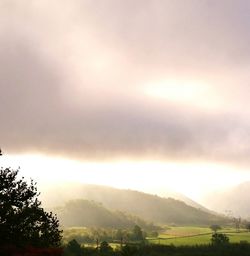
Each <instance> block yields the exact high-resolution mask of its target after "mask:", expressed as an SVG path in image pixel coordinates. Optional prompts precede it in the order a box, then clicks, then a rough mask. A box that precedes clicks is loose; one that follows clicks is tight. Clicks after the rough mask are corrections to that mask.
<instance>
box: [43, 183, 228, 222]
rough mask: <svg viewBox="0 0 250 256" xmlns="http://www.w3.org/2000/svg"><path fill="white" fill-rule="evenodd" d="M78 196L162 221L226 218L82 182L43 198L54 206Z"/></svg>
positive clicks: (181, 205) (163, 199)
mask: <svg viewBox="0 0 250 256" xmlns="http://www.w3.org/2000/svg"><path fill="white" fill-rule="evenodd" d="M52 195H54V199H53V197H52ZM55 195H60V197H59V198H55ZM57 197H58V196H57ZM77 198H81V199H87V200H94V201H96V202H101V203H102V204H103V206H105V207H107V208H108V209H112V210H119V211H124V212H128V213H131V214H133V215H136V216H139V217H141V218H143V219H145V220H147V221H153V222H155V223H160V224H171V223H174V224H180V225H187V224H190V225H194V224H197V225H200V224H204V225H209V224H213V223H223V222H225V221H227V220H226V219H225V218H223V217H221V216H217V215H214V214H212V213H208V212H205V211H202V210H200V209H196V208H194V207H191V206H189V205H186V204H185V203H184V202H182V201H179V200H175V199H173V198H161V197H159V196H156V195H151V194H146V193H142V192H138V191H133V190H122V189H115V188H110V187H104V186H97V185H81V186H74V187H68V189H66V188H65V186H62V189H61V190H60V189H59V188H57V189H55V190H54V192H50V193H49V198H47V199H46V198H45V197H44V200H43V201H45V202H47V203H49V204H50V205H51V204H52V202H53V200H54V203H53V204H54V206H55V205H60V204H61V205H62V203H64V202H65V201H68V200H70V199H77ZM56 203H57V204H56Z"/></svg>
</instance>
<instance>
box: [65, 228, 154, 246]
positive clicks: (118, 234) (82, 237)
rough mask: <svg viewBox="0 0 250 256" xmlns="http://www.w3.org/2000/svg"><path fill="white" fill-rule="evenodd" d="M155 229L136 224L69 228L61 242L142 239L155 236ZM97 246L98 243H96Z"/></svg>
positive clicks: (130, 240) (123, 242) (86, 242)
mask: <svg viewBox="0 0 250 256" xmlns="http://www.w3.org/2000/svg"><path fill="white" fill-rule="evenodd" d="M157 236H158V232H157V231H156V230H154V231H153V230H152V231H145V230H144V229H141V227H139V226H138V225H135V226H134V227H133V228H132V229H103V228H88V229H87V228H71V229H67V230H65V231H64V233H63V243H64V244H66V243H68V242H69V241H72V240H76V241H77V242H78V243H79V244H92V245H93V244H97V243H99V241H106V242H109V243H113V242H116V243H122V244H125V243H128V242H134V241H137V242H138V241H143V240H145V239H146V237H157ZM97 246H98V245H97Z"/></svg>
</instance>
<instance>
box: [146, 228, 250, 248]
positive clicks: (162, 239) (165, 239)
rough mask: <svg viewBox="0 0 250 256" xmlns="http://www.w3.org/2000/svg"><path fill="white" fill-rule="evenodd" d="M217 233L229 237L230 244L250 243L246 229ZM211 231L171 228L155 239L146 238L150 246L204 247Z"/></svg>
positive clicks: (224, 230) (232, 229)
mask: <svg viewBox="0 0 250 256" xmlns="http://www.w3.org/2000/svg"><path fill="white" fill-rule="evenodd" d="M218 233H224V234H226V235H227V236H228V237H229V241H230V243H244V242H249V243H250V232H248V231H247V230H246V229H239V230H237V231H236V230H235V228H222V229H221V230H219V231H218ZM211 236H212V231H211V229H210V228H208V227H193V226H188V227H171V228H169V229H166V230H165V231H164V232H162V233H160V234H159V236H158V237H157V238H150V237H148V238H147V241H148V242H149V243H152V244H161V245H171V244H173V245H175V246H183V245H206V244H210V242H211Z"/></svg>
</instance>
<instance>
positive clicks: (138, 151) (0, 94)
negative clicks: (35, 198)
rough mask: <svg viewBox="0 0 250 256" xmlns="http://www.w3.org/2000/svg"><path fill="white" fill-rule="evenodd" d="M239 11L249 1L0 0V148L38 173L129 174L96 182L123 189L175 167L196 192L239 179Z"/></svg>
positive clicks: (244, 167)
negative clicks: (69, 171)
mask: <svg viewBox="0 0 250 256" xmlns="http://www.w3.org/2000/svg"><path fill="white" fill-rule="evenodd" d="M249 13H250V2H249V1H248V0H238V1H235V0H220V1H217V0H206V1H205V0H187V1H182V0H176V1H173V0H157V1H155V0H136V1H134V0H126V1H125V0H123V1H122V0H105V1H103V0H95V1H92V0H71V1H70V0H60V1H59V0H43V1H39V0H32V1H25V2H23V1H18V0H2V1H1V2H0V43H1V47H0V79H1V83H0V120H1V128H0V131H1V133H0V145H1V147H2V148H3V150H4V151H5V153H6V154H7V155H8V157H10V158H11V157H13V158H12V160H13V159H14V158H15V159H19V160H18V161H19V162H18V161H17V162H18V163H20V164H21V167H22V166H24V167H22V168H24V169H25V166H26V165H27V164H26V165H25V163H24V162H22V161H23V160H22V159H25V161H26V163H29V164H28V165H29V166H30V169H32V170H33V172H32V174H33V175H36V176H38V177H39V175H40V176H42V173H44V172H45V171H44V170H43V171H42V170H40V171H39V170H38V169H36V168H37V165H39V163H43V164H44V165H45V166H43V168H44V169H46V170H49V172H50V174H51V173H52V171H53V173H54V176H55V177H57V175H58V174H59V173H60V175H61V173H62V170H64V169H63V166H67V167H68V169H71V168H72V169H74V168H75V170H76V171H77V172H79V174H78V176H77V175H76V176H77V177H78V179H79V177H80V176H81V177H82V180H83V181H87V182H94V180H93V178H92V179H91V178H87V177H89V176H91V175H92V176H93V177H96V176H98V175H104V173H105V175H106V176H107V174H109V181H110V179H112V178H110V176H112V177H113V176H114V174H115V175H117V176H118V177H120V178H121V179H122V180H123V181H124V179H125V177H127V176H128V175H131V176H132V175H135V177H137V178H135V179H134V180H135V181H134V183H133V184H132V185H131V183H130V182H129V181H127V182H125V183H124V182H123V183H122V182H120V183H119V178H116V179H114V180H113V182H103V183H105V184H106V183H107V184H111V185H116V184H117V186H123V187H132V188H134V187H136V186H137V185H138V184H140V183H145V184H148V186H149V185H150V184H151V183H152V177H155V180H154V187H157V186H158V187H161V188H162V187H164V185H166V184H167V181H166V184H165V183H164V182H163V181H162V180H164V179H165V180H169V181H173V180H177V178H178V179H179V178H180V177H181V175H183V177H184V178H185V180H187V179H188V182H189V184H192V187H193V188H192V189H193V190H192V189H190V185H189V187H188V186H183V184H182V183H181V182H179V184H178V182H177V181H175V185H176V189H177V190H179V191H181V189H180V188H183V187H186V188H185V189H186V192H187V193H188V194H189V195H190V196H192V197H193V198H195V199H197V198H199V196H200V194H202V193H205V192H204V191H205V190H204V188H205V187H206V189H207V188H209V187H210V188H211V183H213V182H214V181H213V180H214V179H216V178H215V176H216V177H217V181H216V182H215V183H216V184H215V187H214V188H218V187H220V186H222V184H224V185H231V184H233V183H234V182H235V183H237V182H238V183H239V182H241V181H243V180H246V179H250V172H249V171H248V170H249V167H250V158H249V155H250V101H249V98H250V73H249V68H250V30H249V26H250V16H249ZM51 161H52V162H53V161H54V162H53V163H54V164H55V166H54V165H53V164H52V162H51ZM63 161H66V162H67V164H66V162H63ZM32 163H33V165H32ZM56 163H57V164H58V165H56ZM49 166H54V168H51V167H49ZM70 166H71V167H70ZM73 166H74V168H73ZM93 166H94V167H93ZM50 168H51V169H53V170H51V169H50ZM27 169H29V168H28V167H27ZM86 169H87V171H86ZM111 170H112V171H111ZM131 170H132V172H131V173H130V172H129V171H131ZM64 171H65V172H67V170H66V168H65V170H64ZM87 173H88V174H87ZM156 173H157V175H155V174H156ZM97 174H98V175H97ZM158 174H159V175H158ZM65 175H66V174H65ZM65 175H64V176H65ZM84 175H85V176H84ZM87 175H89V176H87ZM46 176H47V175H46ZM61 176H63V175H61ZM66 176H67V175H66ZM66 176H65V177H66ZM92 176H91V177H92ZM67 177H69V174H68V176H67ZM139 177H140V178H141V179H142V181H141V180H140V178H139ZM143 177H144V178H143ZM157 177H158V178H157ZM162 177H164V179H162ZM194 179H195V180H197V182H196V185H194V182H192V181H193V180H194ZM139 180H140V181H139ZM208 180H209V182H210V183H209V182H208ZM101 181H103V178H100V180H99V181H97V182H99V183H101ZM137 181H138V182H137ZM159 182H160V185H159ZM170 183H171V182H170ZM172 183H173V182H172ZM198 183H199V184H198ZM121 184H122V185H121ZM197 184H198V185H197ZM139 188H140V187H139ZM185 189H183V190H182V192H185V191H184V190H185ZM202 189H203V190H204V191H203V190H202Z"/></svg>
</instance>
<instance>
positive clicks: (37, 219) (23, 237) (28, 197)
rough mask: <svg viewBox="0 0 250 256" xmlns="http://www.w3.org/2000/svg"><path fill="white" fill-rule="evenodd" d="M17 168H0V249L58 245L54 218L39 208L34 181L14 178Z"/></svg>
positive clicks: (57, 222)
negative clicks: (28, 181)
mask: <svg viewBox="0 0 250 256" xmlns="http://www.w3.org/2000/svg"><path fill="white" fill-rule="evenodd" d="M18 171H19V170H12V169H10V168H6V169H3V168H1V169H0V249H1V250H2V251H4V250H5V251H6V252H7V251H8V250H13V251H15V250H18V249H19V248H33V249H30V250H35V249H34V248H40V250H42V249H41V248H51V247H59V246H60V241H61V231H60V230H59V221H58V219H57V217H56V216H55V215H53V214H52V213H51V212H46V211H45V210H44V209H43V208H42V207H41V202H40V201H39V200H38V195H39V193H38V192H37V188H36V184H35V183H34V182H33V180H31V181H30V184H28V183H27V182H26V181H25V180H24V178H23V177H22V178H18ZM57 251H60V250H57ZM37 253H38V252H37ZM32 255H33V254H32ZM34 255H38V254H34ZM44 255H45V254H44ZM48 255H49V254H48Z"/></svg>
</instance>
